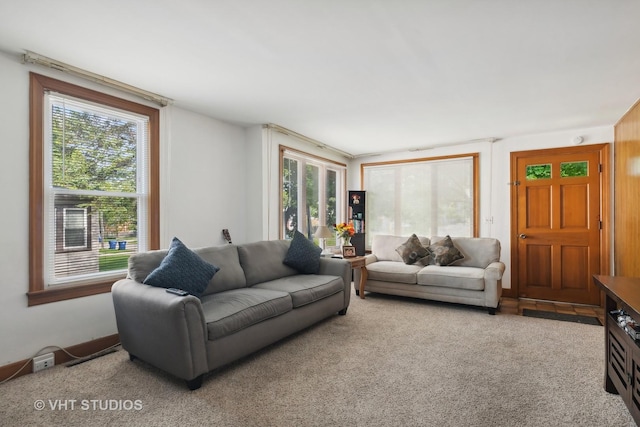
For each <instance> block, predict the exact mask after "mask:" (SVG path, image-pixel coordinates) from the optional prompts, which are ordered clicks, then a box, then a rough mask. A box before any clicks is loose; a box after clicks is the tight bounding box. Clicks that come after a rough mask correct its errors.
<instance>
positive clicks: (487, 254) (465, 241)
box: [431, 236, 500, 268]
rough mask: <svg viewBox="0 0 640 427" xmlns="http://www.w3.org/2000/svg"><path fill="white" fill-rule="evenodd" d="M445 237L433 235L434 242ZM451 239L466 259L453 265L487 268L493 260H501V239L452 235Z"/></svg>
mask: <svg viewBox="0 0 640 427" xmlns="http://www.w3.org/2000/svg"><path fill="white" fill-rule="evenodd" d="M442 239H444V237H435V236H434V237H431V241H432V242H437V241H439V240H442ZM451 240H452V241H453V244H454V245H455V247H456V248H458V250H460V252H462V254H463V255H464V259H461V260H458V261H456V262H455V263H454V264H453V265H456V266H461V267H462V266H464V267H478V268H487V266H488V265H489V264H491V263H492V262H498V261H500V241H499V240H498V239H494V238H491V237H452V238H451Z"/></svg>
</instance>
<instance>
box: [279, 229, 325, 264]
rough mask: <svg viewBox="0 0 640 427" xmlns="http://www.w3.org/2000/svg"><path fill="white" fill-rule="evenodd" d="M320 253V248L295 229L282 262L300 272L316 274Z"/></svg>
mask: <svg viewBox="0 0 640 427" xmlns="http://www.w3.org/2000/svg"><path fill="white" fill-rule="evenodd" d="M321 253H322V249H320V248H319V247H318V246H316V245H315V244H314V243H313V242H312V241H311V240H309V239H307V238H306V237H304V234H302V233H300V232H299V231H297V230H296V232H295V233H294V235H293V240H291V245H290V246H289V250H288V251H287V255H286V256H285V257H284V261H282V262H283V263H284V264H285V265H288V266H289V267H292V268H295V269H296V270H298V271H299V272H300V273H303V274H318V271H320V254H321Z"/></svg>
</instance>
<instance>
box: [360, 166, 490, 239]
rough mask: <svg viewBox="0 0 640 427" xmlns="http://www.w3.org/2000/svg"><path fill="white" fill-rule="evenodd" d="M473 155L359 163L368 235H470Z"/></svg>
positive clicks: (472, 229)
mask: <svg viewBox="0 0 640 427" xmlns="http://www.w3.org/2000/svg"><path fill="white" fill-rule="evenodd" d="M477 163H478V156H477V154H468V155H462V156H456V157H446V158H434V159H419V160H412V161H402V162H385V163H368V164H366V163H365V164H362V172H363V178H364V180H363V189H364V190H366V191H367V238H368V240H369V241H368V242H367V246H368V247H370V246H371V236H373V235H375V234H391V235H398V236H410V235H411V234H413V233H415V234H417V235H418V236H427V237H431V236H446V235H451V236H474V235H475V234H476V224H477V217H478V200H477V197H476V194H477V185H478V184H477V178H476V177H477Z"/></svg>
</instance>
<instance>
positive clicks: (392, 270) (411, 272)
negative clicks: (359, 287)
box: [367, 261, 424, 285]
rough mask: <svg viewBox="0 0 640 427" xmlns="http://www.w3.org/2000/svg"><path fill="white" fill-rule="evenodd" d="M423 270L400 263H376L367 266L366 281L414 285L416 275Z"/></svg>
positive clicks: (420, 266)
mask: <svg viewBox="0 0 640 427" xmlns="http://www.w3.org/2000/svg"><path fill="white" fill-rule="evenodd" d="M423 268H424V266H422V265H416V264H414V265H408V264H405V263H404V262H402V261H377V262H373V263H371V264H367V273H368V280H379V281H382V282H397V283H407V284H410V285H415V284H416V283H417V279H416V274H417V273H418V272H419V271H420V270H422V269H423Z"/></svg>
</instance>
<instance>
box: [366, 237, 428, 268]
mask: <svg viewBox="0 0 640 427" xmlns="http://www.w3.org/2000/svg"><path fill="white" fill-rule="evenodd" d="M418 240H419V241H420V243H422V246H424V247H425V248H426V247H427V246H429V244H430V241H429V239H428V238H427V237H424V236H418ZM406 241H407V237H403V236H391V235H387V234H375V235H374V236H373V241H372V242H371V253H373V254H374V255H375V256H376V257H377V258H378V261H398V262H404V261H403V260H402V257H401V256H400V255H399V254H398V252H396V248H397V247H398V246H400V245H402V244H403V243H405V242H406Z"/></svg>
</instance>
